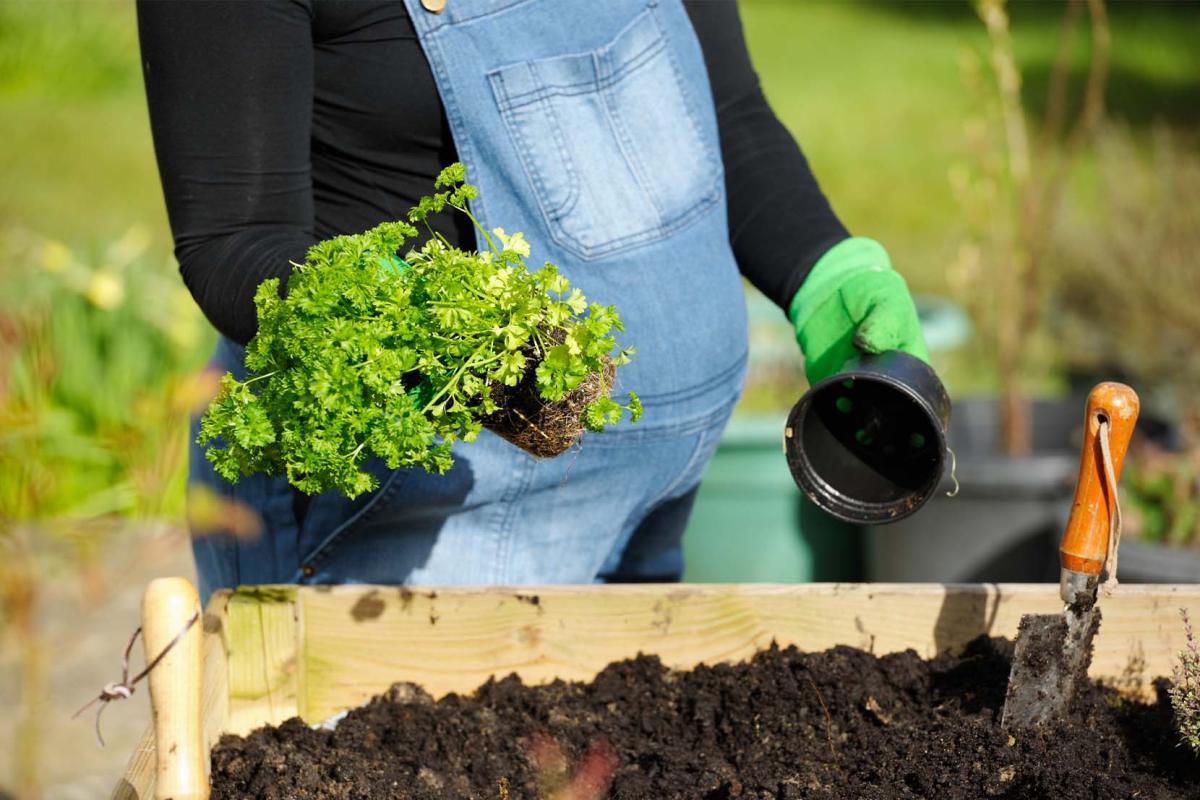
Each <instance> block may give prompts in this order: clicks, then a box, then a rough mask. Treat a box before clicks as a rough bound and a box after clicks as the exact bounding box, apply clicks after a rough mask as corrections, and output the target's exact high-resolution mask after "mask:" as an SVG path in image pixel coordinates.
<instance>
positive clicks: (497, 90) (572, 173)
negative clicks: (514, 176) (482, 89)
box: [490, 73, 580, 244]
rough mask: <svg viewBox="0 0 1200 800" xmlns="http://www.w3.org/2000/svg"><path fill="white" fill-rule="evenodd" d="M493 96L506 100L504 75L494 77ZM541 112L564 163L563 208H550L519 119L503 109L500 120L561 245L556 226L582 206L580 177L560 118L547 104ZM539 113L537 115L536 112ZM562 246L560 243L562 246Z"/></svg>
mask: <svg viewBox="0 0 1200 800" xmlns="http://www.w3.org/2000/svg"><path fill="white" fill-rule="evenodd" d="M490 78H491V83H492V94H493V95H494V96H497V97H499V96H507V89H506V88H505V85H504V75H503V74H501V73H493V74H492V75H491V76H490ZM540 106H541V109H540V110H541V112H542V113H543V114H544V115H545V116H546V117H547V120H546V124H547V125H548V126H549V128H550V130H551V132H552V135H553V137H554V144H555V148H556V149H557V150H558V155H559V159H560V161H561V162H562V168H563V172H564V173H565V174H566V179H567V198H566V199H565V200H564V201H563V202H562V206H561V208H556V209H551V208H550V207H549V203H548V200H549V192H547V190H546V184H545V179H544V178H543V176H542V172H541V170H539V169H538V168H537V164H536V159H535V156H534V153H535V152H536V151H535V150H534V149H533V148H531V147H530V145H529V139H528V138H527V137H526V136H525V132H524V130H523V126H522V125H521V123H520V121H519V120H518V119H517V118H516V113H515V111H514V110H509V109H505V108H503V107H502V108H500V116H501V118H502V119H503V120H504V123H505V125H506V127H507V128H508V130H509V132H510V133H511V134H512V136H513V139H514V140H515V141H514V144H515V146H516V150H517V159H518V161H519V162H520V164H521V169H522V170H523V171H524V172H525V177H526V178H528V179H529V182H530V183H531V184H532V185H533V188H534V194H535V195H536V197H537V204H538V210H539V211H540V212H541V215H542V221H543V222H545V224H546V229H547V230H548V231H549V232H550V236H551V238H552V239H554V240H555V241H558V237H557V236H556V223H557V222H558V220H560V219H562V217H564V216H565V215H566V214H567V213H568V212H570V211H571V210H573V209H574V208H575V206H576V205H577V204H578V202H579V195H580V186H579V176H578V173H577V171H576V170H575V162H574V161H573V160H572V159H571V156H570V154H569V153H568V152H567V145H566V141H565V140H564V139H563V135H562V130H561V126H560V125H559V121H558V115H557V114H556V113H555V111H554V106H553V104H552V103H550V102H549V101H548V100H546V101H543V102H542V103H541V104H540ZM534 113H536V112H534ZM559 243H560V244H561V242H559Z"/></svg>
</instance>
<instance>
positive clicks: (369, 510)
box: [294, 469, 411, 583]
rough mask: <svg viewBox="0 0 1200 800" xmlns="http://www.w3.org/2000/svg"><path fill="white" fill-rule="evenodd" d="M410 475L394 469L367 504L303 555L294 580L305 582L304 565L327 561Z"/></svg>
mask: <svg viewBox="0 0 1200 800" xmlns="http://www.w3.org/2000/svg"><path fill="white" fill-rule="evenodd" d="M400 472H404V479H403V480H397V476H398V474H399V473H400ZM409 475H411V472H409V471H408V470H406V469H405V470H400V469H397V470H392V473H391V474H390V475H388V479H387V481H386V482H384V484H383V486H381V487H380V488H379V491H378V492H377V493H376V495H375V496H374V497H373V498H371V499H370V500H369V501H368V502H367V504H366V505H365V506H363V507H362V508H360V509H359V510H358V511H356V512H355V513H353V514H351V515H350V517H349V519H347V520H345V521H344V522H342V524H341V525H338V526H337V527H336V528H334V529H333V532H332V533H330V534H329V535H328V536H326V537H325V539H324V540H323V541H322V542H321V543H320V544H318V545H317V546H316V547H315V548H313V550H312V553H311V554H309V555H308V557H302V558H301V559H300V569H298V570H297V571H296V579H295V581H294V582H295V583H301V582H303V581H302V580H301V579H302V578H303V577H304V567H305V566H306V565H307V566H311V567H315V566H317V565H318V564H323V563H325V561H327V560H328V559H329V556H331V555H332V554H333V551H334V550H335V549H336V546H337V544H338V543H339V542H340V541H341V540H342V539H344V538H345V537H346V536H347V535H349V534H350V533H351V532H352V531H353V530H354V529H357V528H358V527H359V526H361V525H362V524H364V523H366V522H369V521H370V520H371V519H372V518H373V517H374V516H375V515H376V514H378V513H379V512H380V511H381V510H382V507H383V505H384V504H385V503H386V502H388V501H389V500H391V499H392V498H393V497H395V495H396V493H397V492H398V491H399V490H400V487H401V486H403V485H404V484H406V483H407V482H408V477H409Z"/></svg>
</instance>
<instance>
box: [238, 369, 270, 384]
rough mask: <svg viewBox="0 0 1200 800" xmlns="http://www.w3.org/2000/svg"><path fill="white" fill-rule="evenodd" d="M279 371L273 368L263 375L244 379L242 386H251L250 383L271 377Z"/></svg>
mask: <svg viewBox="0 0 1200 800" xmlns="http://www.w3.org/2000/svg"><path fill="white" fill-rule="evenodd" d="M278 372H279V370H277V369H273V370H271V371H270V372H265V373H263V374H262V375H255V376H254V377H253V378H249V379H247V380H244V381H242V386H249V385H250V384H252V383H254V382H255V381H261V380H262V379H263V378H269V377H271V376H272V375H275V374H276V373H278Z"/></svg>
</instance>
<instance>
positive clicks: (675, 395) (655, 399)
mask: <svg viewBox="0 0 1200 800" xmlns="http://www.w3.org/2000/svg"><path fill="white" fill-rule="evenodd" d="M749 357H750V354H749V352H748V351H743V352H742V354H741V355H740V356H738V357H737V359H735V360H734V361H733V363H731V364H730V365H729V366H727V367H724V368H723V369H722V370H721V371H720V372H718V373H717V374H716V375H712V376H710V377H707V378H705V379H704V380H703V381H701V382H700V383H696V384H692V385H691V386H685V387H684V388H682V389H675V390H673V391H670V392H661V393H659V394H646V395H643V394H640V393H639V395H638V397H639V399H640V400H641V401H642V405H643V406H646V405H658V404H660V403H662V402H664V401H667V400H671V401H678V400H690V399H692V398H693V397H700V396H701V395H703V394H705V393H707V392H710V391H716V390H717V389H718V388H720V387H719V386H715V384H716V383H717V382H718V381H722V380H724V379H726V378H728V377H730V376H731V375H733V374H734V373H735V372H737V371H738V370H740V369H741V368H742V367H743V366H745V364H746V361H747V360H748V359H749Z"/></svg>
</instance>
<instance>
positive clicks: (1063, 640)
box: [1001, 606, 1100, 730]
mask: <svg viewBox="0 0 1200 800" xmlns="http://www.w3.org/2000/svg"><path fill="white" fill-rule="evenodd" d="M1099 628H1100V609H1099V608H1097V607H1096V606H1092V607H1091V608H1089V609H1086V610H1084V609H1080V608H1077V607H1073V606H1068V607H1067V608H1066V609H1065V610H1064V611H1063V613H1061V614H1026V615H1025V616H1023V617H1021V624H1020V626H1018V628H1017V643H1016V649H1015V652H1014V653H1013V662H1012V672H1011V673H1009V677H1008V694H1007V695H1006V696H1005V700H1004V716H1003V718H1002V720H1001V724H1002V725H1003V727H1004V728H1005V729H1006V730H1016V729H1021V728H1033V727H1037V726H1039V725H1044V724H1046V723H1047V722H1054V721H1058V720H1062V719H1065V718H1066V716H1067V712H1068V710H1069V708H1070V706H1071V703H1072V701H1073V700H1074V698H1075V688H1076V686H1078V685H1080V684H1082V683H1084V682H1086V681H1087V671H1088V667H1089V666H1091V663H1092V640H1093V639H1094V638H1095V637H1096V631H1097V630H1099Z"/></svg>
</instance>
